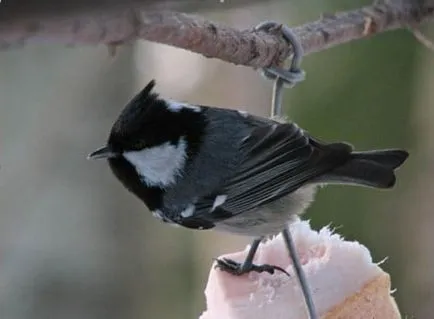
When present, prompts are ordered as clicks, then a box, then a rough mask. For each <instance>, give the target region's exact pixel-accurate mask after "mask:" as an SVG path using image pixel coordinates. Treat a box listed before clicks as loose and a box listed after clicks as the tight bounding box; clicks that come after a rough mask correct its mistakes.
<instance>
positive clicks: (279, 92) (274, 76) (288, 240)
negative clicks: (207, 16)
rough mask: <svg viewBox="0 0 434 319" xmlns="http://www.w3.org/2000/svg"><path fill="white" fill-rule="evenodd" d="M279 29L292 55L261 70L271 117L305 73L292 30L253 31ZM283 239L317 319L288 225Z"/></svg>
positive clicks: (266, 26)
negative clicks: (283, 64)
mask: <svg viewBox="0 0 434 319" xmlns="http://www.w3.org/2000/svg"><path fill="white" fill-rule="evenodd" d="M277 28H278V29H280V31H281V32H282V35H283V36H284V37H285V39H286V40H287V41H288V42H289V43H290V44H291V45H292V48H293V55H292V59H291V65H290V67H289V69H288V70H285V69H282V68H277V67H270V68H264V69H262V75H263V76H264V77H265V78H267V79H269V80H273V81H274V87H273V98H272V101H271V116H272V117H276V116H281V115H282V101H283V89H284V88H285V87H286V88H292V87H294V86H295V85H296V84H297V83H299V82H301V81H303V80H304V79H305V72H304V71H303V70H301V69H300V64H301V60H302V58H303V48H302V46H301V43H300V41H299V40H298V38H297V36H296V35H295V34H294V33H293V32H292V30H291V29H290V28H289V27H288V26H285V25H282V24H279V23H276V22H273V21H265V22H262V23H260V24H258V25H257V26H256V27H255V30H257V31H259V30H264V31H270V30H271V29H277ZM282 235H283V239H284V241H285V244H286V247H287V248H288V251H289V256H290V258H291V260H292V263H293V265H294V269H295V273H296V274H297V279H298V281H299V283H300V286H301V290H302V292H303V296H304V300H305V303H306V309H307V312H308V314H309V318H310V319H317V318H318V315H317V314H316V309H315V305H314V303H313V298H312V293H311V291H310V288H309V285H308V283H307V280H306V276H305V274H304V271H303V268H302V266H301V263H300V259H299V258H298V254H297V251H296V250H295V245H294V242H293V239H292V236H291V232H290V230H289V225H288V226H287V227H286V228H285V229H284V230H283V231H282Z"/></svg>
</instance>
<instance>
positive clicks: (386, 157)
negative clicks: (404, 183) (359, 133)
mask: <svg viewBox="0 0 434 319" xmlns="http://www.w3.org/2000/svg"><path fill="white" fill-rule="evenodd" d="M407 157H408V153H407V152H406V151H403V150H396V149H392V150H378V151H367V152H353V153H351V155H350V159H349V160H348V161H347V162H346V163H345V164H344V165H342V166H339V167H337V168H336V169H334V170H332V171H330V172H328V173H326V174H324V175H323V176H321V178H320V179H319V180H318V182H320V183H338V184H353V185H364V186H369V187H375V188H391V187H393V186H394V185H395V182H396V177H395V169H397V168H398V167H400V166H401V165H402V164H403V163H404V161H405V160H406V159H407Z"/></svg>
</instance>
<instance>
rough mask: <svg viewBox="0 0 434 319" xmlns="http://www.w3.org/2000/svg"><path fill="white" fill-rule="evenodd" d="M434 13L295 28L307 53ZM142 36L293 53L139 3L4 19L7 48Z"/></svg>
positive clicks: (235, 55) (255, 56)
mask: <svg viewBox="0 0 434 319" xmlns="http://www.w3.org/2000/svg"><path fill="white" fill-rule="evenodd" d="M433 16H434V0H389V1H385V2H384V3H377V4H374V5H372V6H367V7H364V8H361V9H356V10H352V11H347V12H341V13H337V14H333V15H327V16H325V17H322V18H321V19H320V20H317V21H314V22H310V23H307V24H304V25H301V26H298V27H295V28H294V31H295V32H296V33H297V34H298V36H299V37H300V39H301V42H302V45H303V48H304V50H305V54H309V53H313V52H317V51H321V50H324V49H326V48H329V47H332V46H335V45H338V44H341V43H346V42H349V41H352V40H355V39H362V38H366V37H369V36H372V35H374V34H378V33H381V32H384V31H388V30H394V29H399V28H406V27H407V26H409V25H411V26H415V25H419V24H420V23H421V22H422V21H424V20H428V19H429V18H432V17H433ZM8 20H9V19H8ZM136 39H144V40H148V41H153V42H158V43H164V44H168V45H172V46H176V47H179V48H183V49H186V50H190V51H193V52H196V53H199V54H202V55H204V56H206V57H210V58H211V57H212V58H217V59H221V60H224V61H227V62H231V63H234V64H241V65H246V66H251V67H255V68H258V67H265V66H271V65H278V64H279V63H281V62H282V61H283V60H284V59H285V58H286V57H287V56H288V55H289V54H290V47H289V46H288V44H287V43H286V42H285V40H284V39H283V38H282V37H281V36H280V35H279V34H267V33H264V32H255V31H253V28H252V29H250V30H237V29H234V28H231V27H228V26H224V25H221V24H217V23H214V22H211V21H207V20H205V19H203V18H201V17H198V16H193V15H188V14H184V13H178V12H171V11H150V10H149V9H143V8H140V6H138V5H137V4H135V5H134V6H133V5H131V6H129V8H125V7H119V6H117V7H109V8H105V9H101V8H100V9H98V10H93V11H92V10H91V11H81V10H75V11H72V12H71V13H70V14H67V15H62V16H54V17H53V16H49V15H46V16H41V17H40V18H39V19H38V18H36V17H32V18H20V19H14V20H9V21H7V23H5V22H3V23H1V24H0V48H2V49H6V48H10V47H15V46H21V45H25V44H29V43H35V42H55V43H67V44H75V45H76V44H106V45H120V44H124V43H128V42H131V41H133V40H136Z"/></svg>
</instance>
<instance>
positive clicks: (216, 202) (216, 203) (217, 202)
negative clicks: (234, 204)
mask: <svg viewBox="0 0 434 319" xmlns="http://www.w3.org/2000/svg"><path fill="white" fill-rule="evenodd" d="M226 198H228V197H227V196H226V195H219V196H217V197H216V198H215V199H214V204H213V205H212V208H211V212H213V211H214V210H215V209H216V208H217V207H219V206H220V205H223V204H224V202H225V201H226Z"/></svg>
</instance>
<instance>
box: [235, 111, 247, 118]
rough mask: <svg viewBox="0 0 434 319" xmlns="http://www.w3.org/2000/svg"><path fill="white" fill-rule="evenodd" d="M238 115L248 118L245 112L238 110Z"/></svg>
mask: <svg viewBox="0 0 434 319" xmlns="http://www.w3.org/2000/svg"><path fill="white" fill-rule="evenodd" d="M238 113H239V114H240V115H241V116H242V117H247V116H249V113H247V112H246V111H241V110H238Z"/></svg>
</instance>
